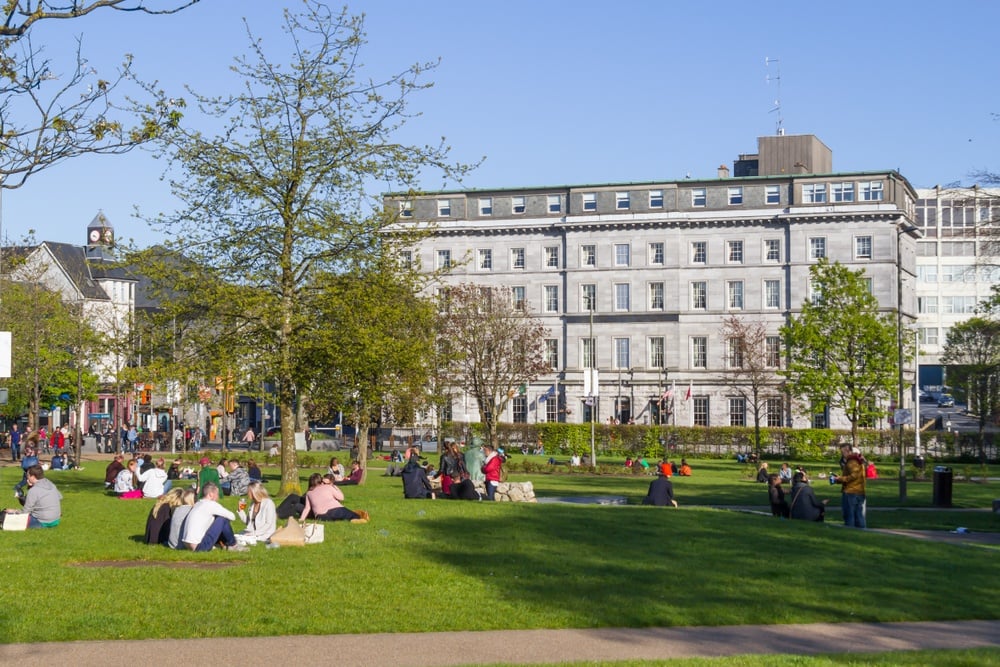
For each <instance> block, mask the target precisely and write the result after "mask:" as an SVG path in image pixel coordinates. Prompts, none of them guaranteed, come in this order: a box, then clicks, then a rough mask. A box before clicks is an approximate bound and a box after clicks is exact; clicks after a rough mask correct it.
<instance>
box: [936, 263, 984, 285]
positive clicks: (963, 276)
mask: <svg viewBox="0 0 1000 667" xmlns="http://www.w3.org/2000/svg"><path fill="white" fill-rule="evenodd" d="M940 280H941V282H943V283H974V282H976V267H974V266H963V265H961V264H944V265H942V266H941V278H940Z"/></svg>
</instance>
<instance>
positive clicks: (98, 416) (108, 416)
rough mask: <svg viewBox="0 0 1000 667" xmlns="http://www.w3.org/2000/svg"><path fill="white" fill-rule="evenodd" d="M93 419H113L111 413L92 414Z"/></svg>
mask: <svg viewBox="0 0 1000 667" xmlns="http://www.w3.org/2000/svg"><path fill="white" fill-rule="evenodd" d="M89 416H90V418H91V419H111V413H109V412H91V413H90V415H89Z"/></svg>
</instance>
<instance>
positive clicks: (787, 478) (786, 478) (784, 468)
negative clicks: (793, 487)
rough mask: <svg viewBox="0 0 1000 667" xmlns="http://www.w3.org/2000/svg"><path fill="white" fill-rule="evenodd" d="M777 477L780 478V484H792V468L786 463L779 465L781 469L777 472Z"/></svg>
mask: <svg viewBox="0 0 1000 667" xmlns="http://www.w3.org/2000/svg"><path fill="white" fill-rule="evenodd" d="M778 477H780V478H781V483H782V484H791V483H792V466H790V465H788V464H787V463H782V464H781V469H780V470H779V471H778Z"/></svg>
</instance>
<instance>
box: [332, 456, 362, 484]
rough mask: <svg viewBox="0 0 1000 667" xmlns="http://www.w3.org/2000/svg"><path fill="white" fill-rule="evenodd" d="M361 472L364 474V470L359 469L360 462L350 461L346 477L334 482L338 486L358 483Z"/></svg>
mask: <svg viewBox="0 0 1000 667" xmlns="http://www.w3.org/2000/svg"><path fill="white" fill-rule="evenodd" d="M363 474H364V471H363V470H362V469H361V463H359V462H358V461H357V460H354V461H351V474H350V475H348V476H347V477H345V478H343V479H341V480H340V481H338V482H335V484H337V485H338V486H348V485H351V484H360V483H361V475H363ZM331 479H332V478H331Z"/></svg>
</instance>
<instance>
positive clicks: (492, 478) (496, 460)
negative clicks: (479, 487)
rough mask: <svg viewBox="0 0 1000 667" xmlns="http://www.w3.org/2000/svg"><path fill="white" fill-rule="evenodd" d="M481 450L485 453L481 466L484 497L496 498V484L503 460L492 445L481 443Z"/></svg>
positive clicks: (498, 480) (498, 481)
mask: <svg viewBox="0 0 1000 667" xmlns="http://www.w3.org/2000/svg"><path fill="white" fill-rule="evenodd" d="M483 452H484V453H485V454H486V460H485V461H483V468H482V470H483V474H484V475H486V498H487V499H488V500H496V494H497V484H499V483H500V466H501V465H503V461H502V460H501V459H500V455H499V454H497V452H496V450H495V449H493V445H483Z"/></svg>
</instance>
